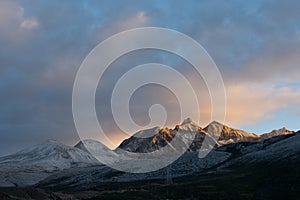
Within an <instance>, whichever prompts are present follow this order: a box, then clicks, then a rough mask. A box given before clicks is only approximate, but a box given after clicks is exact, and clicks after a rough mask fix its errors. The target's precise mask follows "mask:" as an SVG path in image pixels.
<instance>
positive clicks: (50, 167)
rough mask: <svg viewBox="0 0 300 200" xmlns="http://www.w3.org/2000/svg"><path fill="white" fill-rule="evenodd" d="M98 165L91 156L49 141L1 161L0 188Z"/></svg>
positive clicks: (33, 181) (29, 183)
mask: <svg viewBox="0 0 300 200" xmlns="http://www.w3.org/2000/svg"><path fill="white" fill-rule="evenodd" d="M97 164H99V162H98V161H97V160H96V159H95V158H94V157H93V156H92V155H91V154H89V153H87V152H85V151H82V150H80V149H78V148H75V147H70V146H67V145H64V144H61V143H58V142H56V141H53V140H49V141H47V142H44V143H41V144H38V145H35V146H33V147H30V148H27V149H24V150H22V151H19V152H17V153H15V154H12V155H9V156H5V157H2V158H0V177H1V178H0V180H1V181H0V185H1V186H15V185H17V186H23V185H32V184H35V183H37V182H38V181H40V180H42V179H44V178H45V177H47V176H49V174H52V173H54V172H57V171H60V170H63V169H68V168H74V167H84V166H91V165H97Z"/></svg>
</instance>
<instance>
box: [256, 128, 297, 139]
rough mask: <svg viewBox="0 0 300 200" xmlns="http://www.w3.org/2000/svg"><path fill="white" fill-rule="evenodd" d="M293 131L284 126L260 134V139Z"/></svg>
mask: <svg viewBox="0 0 300 200" xmlns="http://www.w3.org/2000/svg"><path fill="white" fill-rule="evenodd" d="M293 133H295V132H294V131H290V130H288V129H286V128H285V127H283V128H281V129H278V130H273V131H271V132H270V133H265V134H262V135H261V138H262V139H268V138H271V137H274V136H279V135H289V134H293Z"/></svg>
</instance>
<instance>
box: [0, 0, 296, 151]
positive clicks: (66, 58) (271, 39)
mask: <svg viewBox="0 0 300 200" xmlns="http://www.w3.org/2000/svg"><path fill="white" fill-rule="evenodd" d="M299 10H300V2H299V1H296V0H294V1H292V0H287V1H284V2H283V1H280V0H265V1H261V0H253V1H238V0H229V1H221V0H204V1H197V0H187V1H176V0H172V1H167V0H165V1H155V0H153V1H143V0H138V1H127V0H122V1H121V0H119V1H117V0H114V1H104V0H101V1H96V0H95V1H77V0H75V1H73V0H72V1H71V0H66V1H58V0H52V1H47V0H31V1H25V0H2V1H0V137H1V140H0V155H5V154H9V153H12V152H15V151H17V150H20V149H22V148H24V147H28V146H30V145H33V144H36V143H39V142H43V141H44V140H47V139H55V140H58V141H60V142H63V143H65V144H69V145H73V144H75V143H76V142H77V141H78V140H79V137H78V134H77V132H76V129H75V125H74V122H73V117H72V88H73V83H74V80H75V76H76V73H77V70H78V69H79V67H80V64H81V63H82V62H83V60H84V58H85V57H86V56H87V55H88V53H89V52H90V51H91V50H92V49H93V48H94V47H95V46H96V45H97V44H99V43H100V42H101V41H103V40H105V39H106V38H108V37H109V36H111V35H113V34H116V33H118V32H121V31H124V30H128V29H131V28H137V27H147V26H157V27H164V28H170V29H174V30H176V31H180V32H182V33H184V34H186V35H188V36H190V37H192V38H193V39H195V40H196V41H197V42H199V43H200V44H201V45H202V46H203V47H204V48H205V49H206V51H207V52H208V53H209V54H210V56H211V57H212V58H213V60H214V61H215V63H216V65H217V66H218V68H219V70H220V72H221V75H222V77H223V79H224V84H225V88H226V94H227V113H226V121H225V122H226V124H228V125H230V126H233V127H236V128H239V129H244V130H246V131H248V132H254V133H257V134H261V133H265V132H269V131H271V130H273V129H278V128H281V127H287V128H289V129H291V130H299V129H300V124H299V120H300V101H299V99H300V81H299V75H300V66H299V63H300V56H299V55H300V12H299ZM116 48H117V47H116ZM148 62H158V63H163V64H168V65H170V66H172V67H174V69H176V70H178V71H180V72H181V73H182V74H184V75H185V76H186V77H187V78H188V80H190V81H191V82H192V83H193V84H194V85H197V91H199V92H198V93H197V96H198V98H199V99H201V102H200V104H201V107H202V110H201V113H202V115H203V117H202V118H201V123H200V125H201V126H205V125H207V124H208V123H209V117H208V116H209V110H210V105H209V96H208V93H207V89H206V88H205V84H204V83H203V80H202V79H201V77H198V76H195V73H193V69H192V67H191V66H189V64H188V63H186V62H185V61H184V60H182V59H180V58H178V57H176V56H175V55H172V54H170V53H166V52H160V51H155V50H141V51H138V52H131V53H129V54H127V55H126V56H122V57H120V58H119V59H118V60H116V61H115V62H114V63H113V64H112V65H111V66H110V67H109V69H108V70H107V71H106V72H105V73H106V75H105V78H104V80H100V82H99V86H98V89H97V94H96V110H97V114H98V120H99V122H100V123H101V124H102V125H103V127H104V130H105V131H106V132H107V133H108V135H109V137H110V138H111V140H112V141H113V143H114V144H115V145H118V144H119V143H120V142H121V140H122V139H124V138H126V137H128V135H126V134H124V133H121V132H120V130H119V129H118V127H117V126H116V124H115V123H114V121H113V118H112V114H111V111H110V104H109V103H110V97H111V91H112V89H113V87H114V84H115V83H116V81H117V80H118V78H120V76H121V75H122V74H123V73H125V72H126V71H128V70H129V69H130V68H132V67H133V66H136V65H137V64H143V63H148ZM153 97H155V98H153ZM157 103H160V104H162V105H164V106H165V108H166V110H167V113H168V120H167V124H166V125H167V126H170V127H171V126H173V125H174V124H178V123H180V121H179V119H180V118H179V116H180V113H179V112H178V109H177V108H178V102H177V101H176V96H174V94H172V93H171V92H170V91H168V90H167V89H166V88H163V87H159V86H156V85H147V86H145V87H143V88H141V89H139V90H137V91H136V92H135V93H134V95H133V97H132V101H131V102H130V105H131V114H132V116H133V118H134V120H135V121H136V123H138V124H141V125H143V124H147V122H148V121H149V116H148V109H149V107H150V106H151V105H153V104H157ZM169 116H170V117H169Z"/></svg>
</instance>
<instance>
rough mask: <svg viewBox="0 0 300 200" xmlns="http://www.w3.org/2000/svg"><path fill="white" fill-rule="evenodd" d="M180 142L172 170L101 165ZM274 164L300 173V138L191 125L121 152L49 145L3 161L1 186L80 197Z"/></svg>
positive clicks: (147, 135) (143, 137)
mask: <svg viewBox="0 0 300 200" xmlns="http://www.w3.org/2000/svg"><path fill="white" fill-rule="evenodd" d="M175 137H176V138H179V140H180V141H181V142H182V144H183V145H186V146H185V147H186V148H185V153H184V154H183V155H182V156H181V157H180V158H179V159H178V160H176V161H175V162H174V163H172V164H171V165H170V166H168V167H166V168H163V169H160V170H157V171H154V172H149V173H141V174H130V173H125V172H119V171H117V170H115V169H112V168H110V167H108V166H105V165H103V164H101V163H100V162H99V161H98V159H97V157H98V158H99V157H100V158H101V156H103V155H104V154H105V157H106V160H105V162H106V163H118V162H119V160H118V156H122V152H124V151H119V150H120V149H122V150H125V152H126V151H128V152H132V153H147V152H153V151H156V150H158V149H160V148H162V147H164V146H166V145H172V140H173V139H174V138H175ZM204 141H206V142H205V143H204ZM206 149H210V150H211V149H212V150H211V152H210V153H209V154H208V155H207V156H206V157H204V158H200V157H199V152H201V151H202V150H206ZM91 152H92V153H91ZM270 163H273V164H272V168H273V167H274V168H275V167H277V168H281V167H283V166H285V167H287V166H291V171H293V170H294V171H295V170H296V171H295V173H296V174H297V173H299V170H298V171H297V167H296V168H292V167H293V166H294V165H295V164H296V165H297V163H298V164H300V132H294V131H289V130H287V129H286V128H282V129H279V130H273V131H271V132H270V133H265V134H261V135H257V134H254V133H248V132H245V131H242V130H238V129H234V128H230V127H228V126H226V125H223V124H221V123H219V122H212V123H210V124H209V125H208V126H206V127H204V128H202V127H200V126H199V125H197V124H196V123H195V122H193V121H192V120H191V119H186V120H184V121H183V122H182V123H181V124H180V125H177V126H175V127H174V128H173V129H169V128H159V127H155V128H152V129H148V130H142V131H139V132H137V133H135V134H134V135H133V136H132V137H130V138H128V139H126V140H124V141H123V142H122V143H121V144H120V145H119V147H118V148H117V149H116V150H110V149H108V148H107V147H106V146H105V145H103V144H102V143H100V142H98V141H96V140H91V139H89V140H83V141H80V142H79V143H78V144H76V145H75V146H73V147H72V146H67V145H64V144H61V143H59V142H56V141H47V142H44V143H42V144H38V145H36V146H33V147H30V148H27V149H25V150H22V151H20V152H17V153H15V154H11V155H8V156H4V157H1V158H0V186H2V187H18V186H22V187H25V186H32V185H35V186H36V187H38V188H46V189H47V190H48V189H50V190H74V191H77V190H88V189H91V188H95V187H100V186H102V185H103V184H108V183H110V184H113V183H115V182H135V181H145V180H148V181H149V180H164V179H167V178H170V177H172V178H176V177H187V176H190V175H195V174H196V175H197V176H198V175H199V174H201V175H203V176H207V175H208V174H224V173H225V174H228V173H229V174H235V173H237V171H239V172H241V170H242V171H243V170H246V171H247V172H248V171H249V170H252V171H253V169H255V170H256V169H261V168H262V166H265V165H270ZM255 170H254V171H253V172H255V173H256V171H255ZM277 175H278V174H277ZM279 175H280V173H279ZM255 176H256V175H255ZM255 176H254V177H255ZM291 177H292V176H291ZM291 177H288V178H291ZM293 180H294V179H293ZM87 182H88V183H89V184H86V183H87Z"/></svg>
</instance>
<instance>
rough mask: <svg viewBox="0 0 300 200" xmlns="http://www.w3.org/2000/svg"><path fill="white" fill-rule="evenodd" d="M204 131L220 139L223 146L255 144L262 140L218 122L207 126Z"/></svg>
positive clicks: (252, 134)
mask: <svg viewBox="0 0 300 200" xmlns="http://www.w3.org/2000/svg"><path fill="white" fill-rule="evenodd" d="M204 131H205V132H207V133H208V134H210V135H213V136H214V137H216V138H219V139H218V142H219V144H221V145H224V144H230V143H237V142H255V141H258V140H259V138H260V136H258V135H256V134H254V133H248V132H245V131H242V130H238V129H234V128H230V127H229V126H226V125H224V124H221V123H219V122H216V121H214V122H212V123H210V124H209V125H208V126H206V127H205V128H204Z"/></svg>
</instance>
